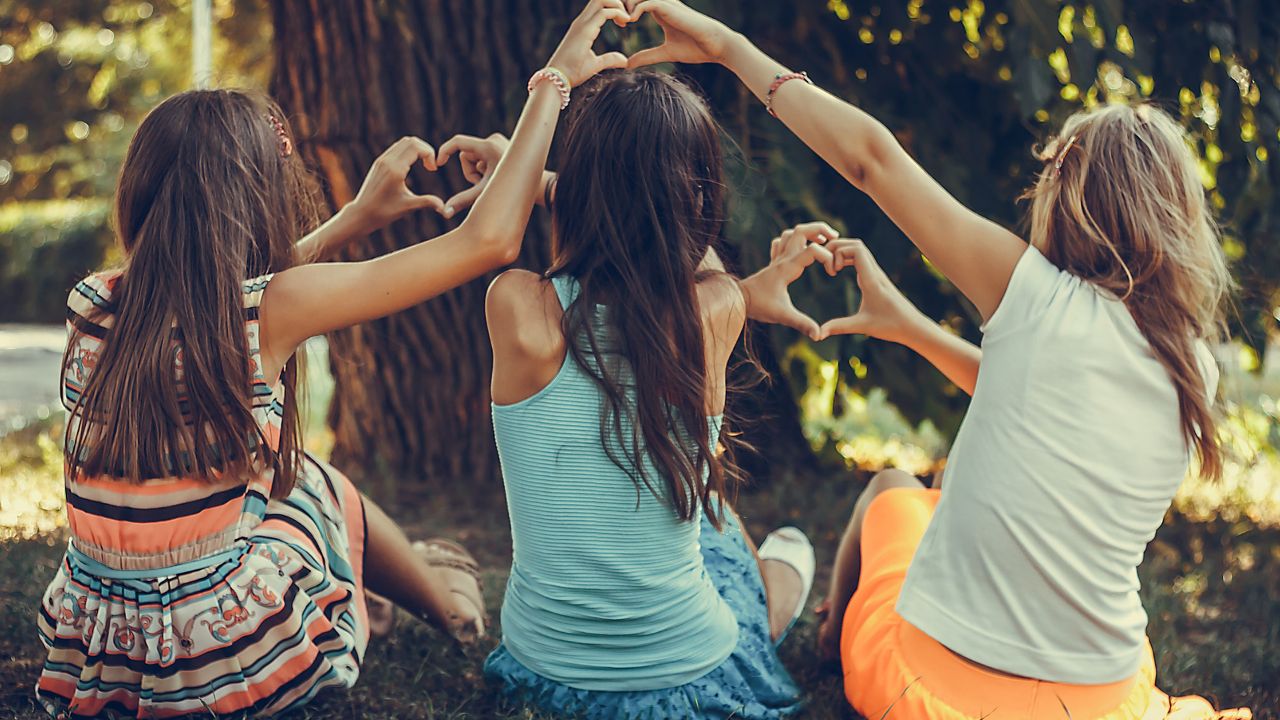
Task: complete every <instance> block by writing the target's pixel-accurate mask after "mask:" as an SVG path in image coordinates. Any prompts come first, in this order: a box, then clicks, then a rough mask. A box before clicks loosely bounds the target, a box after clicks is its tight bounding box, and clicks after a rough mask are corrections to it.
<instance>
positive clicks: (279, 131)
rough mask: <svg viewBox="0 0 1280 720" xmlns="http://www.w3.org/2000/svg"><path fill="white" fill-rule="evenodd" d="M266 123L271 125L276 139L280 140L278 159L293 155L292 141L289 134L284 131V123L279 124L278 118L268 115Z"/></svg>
mask: <svg viewBox="0 0 1280 720" xmlns="http://www.w3.org/2000/svg"><path fill="white" fill-rule="evenodd" d="M267 122H269V123H271V127H272V129H274V130H275V131H276V137H277V138H279V140H280V157H282V158H287V157H289V156H290V155H292V154H293V141H292V140H290V139H289V132H288V131H287V130H285V129H284V123H282V122H280V118H278V117H276V116H275V115H268V116H267Z"/></svg>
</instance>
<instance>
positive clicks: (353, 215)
mask: <svg viewBox="0 0 1280 720" xmlns="http://www.w3.org/2000/svg"><path fill="white" fill-rule="evenodd" d="M329 223H330V224H331V225H332V226H333V229H334V231H335V233H336V234H337V235H339V237H340V238H341V240H342V241H346V240H350V239H352V238H356V237H359V236H361V235H368V234H370V233H372V232H374V231H375V230H377V229H378V223H377V220H376V219H375V218H374V217H373V213H371V212H370V211H369V210H368V209H367V208H365V207H364V205H363V204H361V203H360V202H358V201H356V200H352V201H351V202H349V203H347V204H346V205H343V206H342V207H341V208H338V212H336V213H334V214H333V217H331V218H330V219H329Z"/></svg>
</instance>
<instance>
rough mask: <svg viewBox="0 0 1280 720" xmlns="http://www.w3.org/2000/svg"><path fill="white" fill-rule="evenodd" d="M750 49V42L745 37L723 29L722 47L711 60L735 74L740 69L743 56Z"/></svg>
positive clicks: (736, 32)
mask: <svg viewBox="0 0 1280 720" xmlns="http://www.w3.org/2000/svg"><path fill="white" fill-rule="evenodd" d="M750 48H751V41H750V40H748V39H747V36H746V35H743V34H742V33H740V32H738V31H736V30H730V29H728V28H725V41H724V45H723V46H722V47H721V49H720V54H719V55H718V56H714V57H712V60H713V61H714V62H717V63H719V64H721V65H723V66H724V67H726V68H728V69H729V70H732V71H733V72H735V73H736V72H738V71H739V69H740V68H741V67H742V65H743V59H744V56H745V55H746V53H747V51H748V50H749V49H750Z"/></svg>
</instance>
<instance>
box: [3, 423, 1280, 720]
mask: <svg viewBox="0 0 1280 720" xmlns="http://www.w3.org/2000/svg"><path fill="white" fill-rule="evenodd" d="M28 440H29V438H28ZM8 442H13V440H12V439H10V440H9V441H0V447H3V445H4V444H6V443H8ZM30 446H31V444H30V443H28V447H30ZM37 455H39V452H38V451H32V452H31V453H29V455H28V456H29V457H35V456H37ZM0 458H3V454H0ZM12 469H13V468H12V466H9V467H6V466H5V465H4V464H3V462H0V474H5V475H7V471H11V470H12ZM860 487H861V477H860V476H855V475H854V474H851V473H844V472H833V473H830V474H826V475H823V476H819V477H796V478H791V479H789V480H786V481H780V482H778V483H776V484H774V485H773V486H771V487H764V488H755V489H753V490H750V491H748V492H745V493H744V494H743V495H742V496H741V498H740V499H739V503H738V508H739V510H740V512H741V514H742V515H743V518H744V520H745V521H746V523H747V525H748V527H749V529H750V530H751V532H752V534H753V535H754V536H756V537H760V536H762V535H763V533H765V532H767V530H768V529H770V528H771V527H774V526H776V525H778V524H781V523H794V524H798V525H799V526H800V527H802V528H803V529H804V530H806V531H807V532H809V533H810V535H811V537H812V538H813V540H814V543H815V545H816V546H817V548H818V554H819V557H818V560H819V563H820V566H822V567H823V570H822V575H821V576H820V577H819V579H818V583H817V585H816V587H815V593H820V592H823V591H825V588H826V582H827V578H826V572H825V566H826V565H827V564H829V563H830V561H831V553H832V552H833V550H834V547H835V543H836V539H837V537H838V533H839V532H840V530H841V528H842V526H843V524H844V522H845V519H846V518H847V514H848V512H849V510H850V509H851V508H852V505H853V501H854V497H855V495H856V493H857V491H858V489H859V488H860ZM373 490H374V494H375V496H378V498H379V499H380V500H382V501H383V502H384V503H385V505H386V506H387V507H389V508H390V509H391V512H392V513H393V514H395V515H396V516H397V517H398V518H399V519H400V520H401V521H403V522H404V523H405V525H406V527H407V529H408V530H409V532H410V535H411V536H413V537H426V536H432V535H445V536H450V537H455V538H459V539H460V540H462V541H463V542H464V543H466V544H467V546H468V547H469V548H471V549H472V551H473V552H474V553H475V554H476V556H477V558H478V559H479V560H480V562H481V564H482V565H483V566H484V567H485V572H484V583H485V589H486V593H487V598H488V602H489V607H490V611H491V613H492V614H493V617H494V618H495V620H496V618H497V611H498V604H499V601H500V600H501V590H502V587H503V583H504V582H505V579H506V568H507V566H508V563H509V560H510V535H509V532H508V530H507V521H506V510H505V508H504V506H503V501H502V493H501V488H500V487H497V486H496V484H495V485H494V486H493V487H484V488H481V489H480V490H479V491H478V492H477V491H476V490H475V488H474V487H470V486H468V485H467V484H466V483H459V484H458V485H456V486H455V487H454V489H450V488H448V487H444V488H434V489H432V490H430V491H428V490H427V489H426V488H423V487H417V488H413V489H406V490H402V491H400V492H399V493H397V494H396V496H395V497H394V498H392V497H390V496H389V495H388V494H387V492H386V489H385V488H373ZM392 501H393V502H392ZM64 538H65V536H63V535H62V534H61V532H60V531H59V532H54V533H44V534H41V535H40V536H38V537H35V538H30V539H25V540H16V539H15V540H9V541H7V542H3V543H0V717H15V718H39V717H42V714H41V713H40V712H39V711H38V710H37V708H36V707H35V705H34V703H33V700H32V690H31V688H32V684H33V683H34V682H35V678H36V675H37V673H38V671H39V667H40V662H41V659H42V651H41V648H40V646H39V643H38V642H37V641H36V639H35V635H34V629H33V621H34V614H35V609H36V607H37V604H38V602H39V599H40V594H41V592H42V591H43V588H44V584H45V582H46V581H47V579H48V578H49V577H51V576H52V575H53V572H54V568H55V566H56V563H57V562H58V560H59V558H60V554H61V548H62V545H63V543H64V542H65V539H64ZM1142 576H1143V584H1144V588H1145V590H1144V595H1145V603H1146V606H1147V608H1148V610H1149V611H1150V614H1151V618H1152V624H1151V638H1152V642H1153V644H1154V646H1155V649H1156V656H1157V663H1158V666H1159V667H1160V683H1161V686H1162V687H1163V688H1164V689H1166V690H1168V691H1170V692H1174V693H1189V692H1199V693H1202V694H1206V695H1208V696H1210V697H1211V698H1213V699H1215V700H1217V701H1218V702H1220V703H1222V704H1224V705H1251V706H1252V707H1253V708H1254V711H1255V713H1257V716H1258V717H1259V718H1264V719H1265V718H1280V715H1277V714H1276V713H1275V712H1274V709H1275V708H1276V707H1278V706H1280V529H1277V528H1263V527H1259V526H1257V525H1255V524H1253V523H1251V522H1249V521H1243V520H1236V521H1225V520H1209V521H1193V520H1190V519H1188V518H1187V517H1185V516H1183V515H1180V514H1171V515H1170V517H1169V519H1168V522H1167V523H1166V524H1165V526H1164V527H1163V528H1162V529H1161V531H1160V533H1159V535H1158V536H1157V539H1156V541H1155V542H1154V543H1153V544H1152V546H1151V549H1150V551H1149V552H1148V556H1147V560H1146V562H1145V563H1144V565H1143V567H1142ZM814 597H817V596H816V595H815V596H814ZM810 604H812V602H811V603H810ZM497 630H498V629H497V628H496V627H495V628H493V637H491V638H490V639H489V640H488V641H487V642H485V643H484V644H483V645H482V646H481V647H479V648H476V649H473V650H470V651H467V652H463V651H461V650H459V649H457V648H455V647H453V646H452V645H450V644H449V643H448V642H446V641H445V640H444V638H443V637H442V636H441V635H440V634H438V633H436V632H435V631H433V630H431V629H429V628H427V627H426V626H424V625H422V624H420V623H415V622H413V621H412V620H410V619H408V618H407V617H404V616H402V617H401V618H400V622H399V624H398V627H397V629H396V632H395V634H394V635H393V636H392V637H390V638H387V639H382V640H380V641H375V642H374V643H373V644H372V645H371V647H370V651H369V655H368V658H367V662H366V664H365V667H364V670H363V673H362V676H361V680H360V682H359V684H358V685H357V686H356V687H355V688H354V689H353V690H351V691H347V692H340V691H331V692H329V693H327V694H325V695H322V696H321V697H320V698H319V700H318V701H317V702H315V703H313V704H312V705H310V706H308V707H307V708H305V709H303V710H302V711H300V713H298V714H297V715H296V717H303V718H417V717H422V718H459V719H461V718H476V719H479V718H538V717H540V716H539V715H537V714H536V713H533V712H531V711H529V710H528V709H525V708H518V707H508V706H505V705H503V704H501V703H500V702H498V701H497V700H496V698H495V695H496V694H495V692H494V688H493V687H492V686H490V685H489V684H487V683H486V681H485V680H484V678H483V676H482V675H481V673H480V666H481V663H482V662H483V659H484V655H485V653H486V652H487V650H488V649H489V648H490V647H491V646H492V645H493V644H495V643H496V635H497ZM813 633H814V625H813V620H812V615H809V614H806V617H805V618H804V619H803V620H802V621H801V623H800V624H799V626H798V627H797V630H796V632H795V633H794V635H793V637H791V638H790V639H789V640H788V641H787V643H786V644H785V645H784V647H783V658H784V660H785V662H786V664H787V666H788V667H789V668H790V669H791V671H792V673H793V674H794V676H795V678H796V680H797V681H798V682H799V684H800V685H801V687H802V688H803V689H804V691H805V693H806V694H807V696H808V702H809V707H808V711H807V712H806V714H805V717H808V718H815V719H821V720H825V719H832V718H853V717H855V716H854V715H853V713H852V712H851V711H849V710H848V709H847V708H846V707H845V704H844V701H843V699H842V693H841V679H840V676H839V674H838V671H836V670H835V669H834V668H831V667H823V666H822V665H820V664H819V663H818V662H816V661H815V659H814V658H813V655H812V654H811V652H810V650H811V648H812V645H813Z"/></svg>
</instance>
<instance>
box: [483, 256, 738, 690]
mask: <svg viewBox="0 0 1280 720" xmlns="http://www.w3.org/2000/svg"><path fill="white" fill-rule="evenodd" d="M552 283H553V284H554V286H555V289H556V295H557V296H558V297H559V298H560V304H561V307H565V308H567V307H568V306H569V304H570V303H571V302H572V301H573V299H574V298H575V297H576V296H577V291H578V284H577V281H576V280H574V279H573V278H571V277H567V276H562V277H556V278H553V279H552ZM600 313H602V309H601V308H597V317H596V321H597V323H599V322H601V321H600ZM597 327H601V326H600V325H597ZM602 337H603V336H602ZM623 379H624V381H625V380H626V377H625V375H624V376H623ZM604 402H605V400H604V398H603V396H602V395H601V393H600V391H599V390H598V389H597V387H596V385H595V383H594V381H593V380H592V379H591V378H590V376H588V375H587V374H586V373H584V372H583V371H582V369H581V368H579V367H578V365H577V363H575V362H574V360H573V356H572V355H571V354H570V353H568V352H566V353H565V359H564V364H563V365H562V366H561V368H560V372H559V373H558V374H557V375H556V376H555V378H554V379H553V380H552V381H551V382H550V383H549V384H548V385H547V386H546V387H545V388H543V389H542V390H540V391H539V392H537V393H536V394H534V395H533V396H532V397H529V398H527V399H525V400H522V401H520V402H518V403H514V404H511V405H494V406H493V429H494V434H495V436H496V438H497V443H498V455H499V457H500V458H501V460H502V476H503V482H504V483H505V485H506V491H507V508H508V511H509V513H510V516H511V539H512V545H513V548H512V549H513V560H512V565H511V576H510V579H509V580H508V581H507V592H506V597H505V599H504V600H503V603H502V642H503V644H504V645H505V646H506V648H507V651H508V652H510V653H511V655H512V657H514V658H515V659H516V660H518V661H520V662H521V663H522V664H524V665H525V667H527V668H529V669H530V670H532V671H534V672H536V673H538V674H539V675H542V676H543V677H546V678H549V679H551V680H555V681H557V682H560V683H563V684H565V685H569V686H571V687H575V688H581V689H584V690H613V691H623V690H655V689H659V688H668V687H675V686H677V685H683V684H684V683H687V682H690V681H692V680H695V679H697V678H699V677H701V676H702V675H704V674H706V673H707V672H709V671H710V670H712V669H714V668H715V667H716V666H718V665H719V664H720V663H721V662H723V661H724V659H725V658H726V657H728V656H729V653H730V652H732V650H733V648H734V646H735V645H736V644H737V640H738V624H737V620H736V619H735V617H734V615H733V612H732V611H731V610H730V609H729V607H728V606H727V605H726V604H725V602H724V600H723V599H722V598H721V597H720V593H719V592H717V591H716V589H715V586H713V585H712V584H711V580H710V578H709V577H708V576H707V573H706V570H705V569H704V567H703V563H702V555H701V552H700V549H699V545H698V535H699V526H700V525H701V523H700V522H698V520H697V519H696V518H695V520H694V521H693V522H683V521H681V520H680V519H679V518H678V517H677V516H676V514H675V511H674V510H673V509H672V506H671V504H670V503H669V502H668V501H667V500H666V499H659V498H656V497H654V495H653V493H651V492H649V491H648V490H647V489H642V490H641V491H640V492H639V494H638V495H637V492H636V484H635V482H633V481H632V479H631V478H630V477H629V476H628V475H627V474H626V473H625V472H623V471H622V470H621V469H620V468H618V466H616V465H614V464H613V462H612V461H611V460H610V459H609V457H608V455H606V454H605V450H604V447H603V445H602V444H601V437H600V417H601V416H600V411H601V407H602V406H603V404H604ZM710 422H711V425H712V442H713V443H714V442H715V441H716V439H717V437H718V435H719V424H720V423H719V419H718V418H712V419H711V420H710ZM623 427H624V430H628V429H629V427H630V425H629V424H626V423H625V421H624V425H623ZM648 477H649V478H650V480H651V482H652V483H653V484H654V486H655V487H658V488H659V489H660V492H662V493H663V494H664V495H665V492H666V486H665V481H663V480H661V478H660V477H659V476H658V475H657V473H656V472H655V471H653V470H652V469H651V471H650V473H649V475H648Z"/></svg>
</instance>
